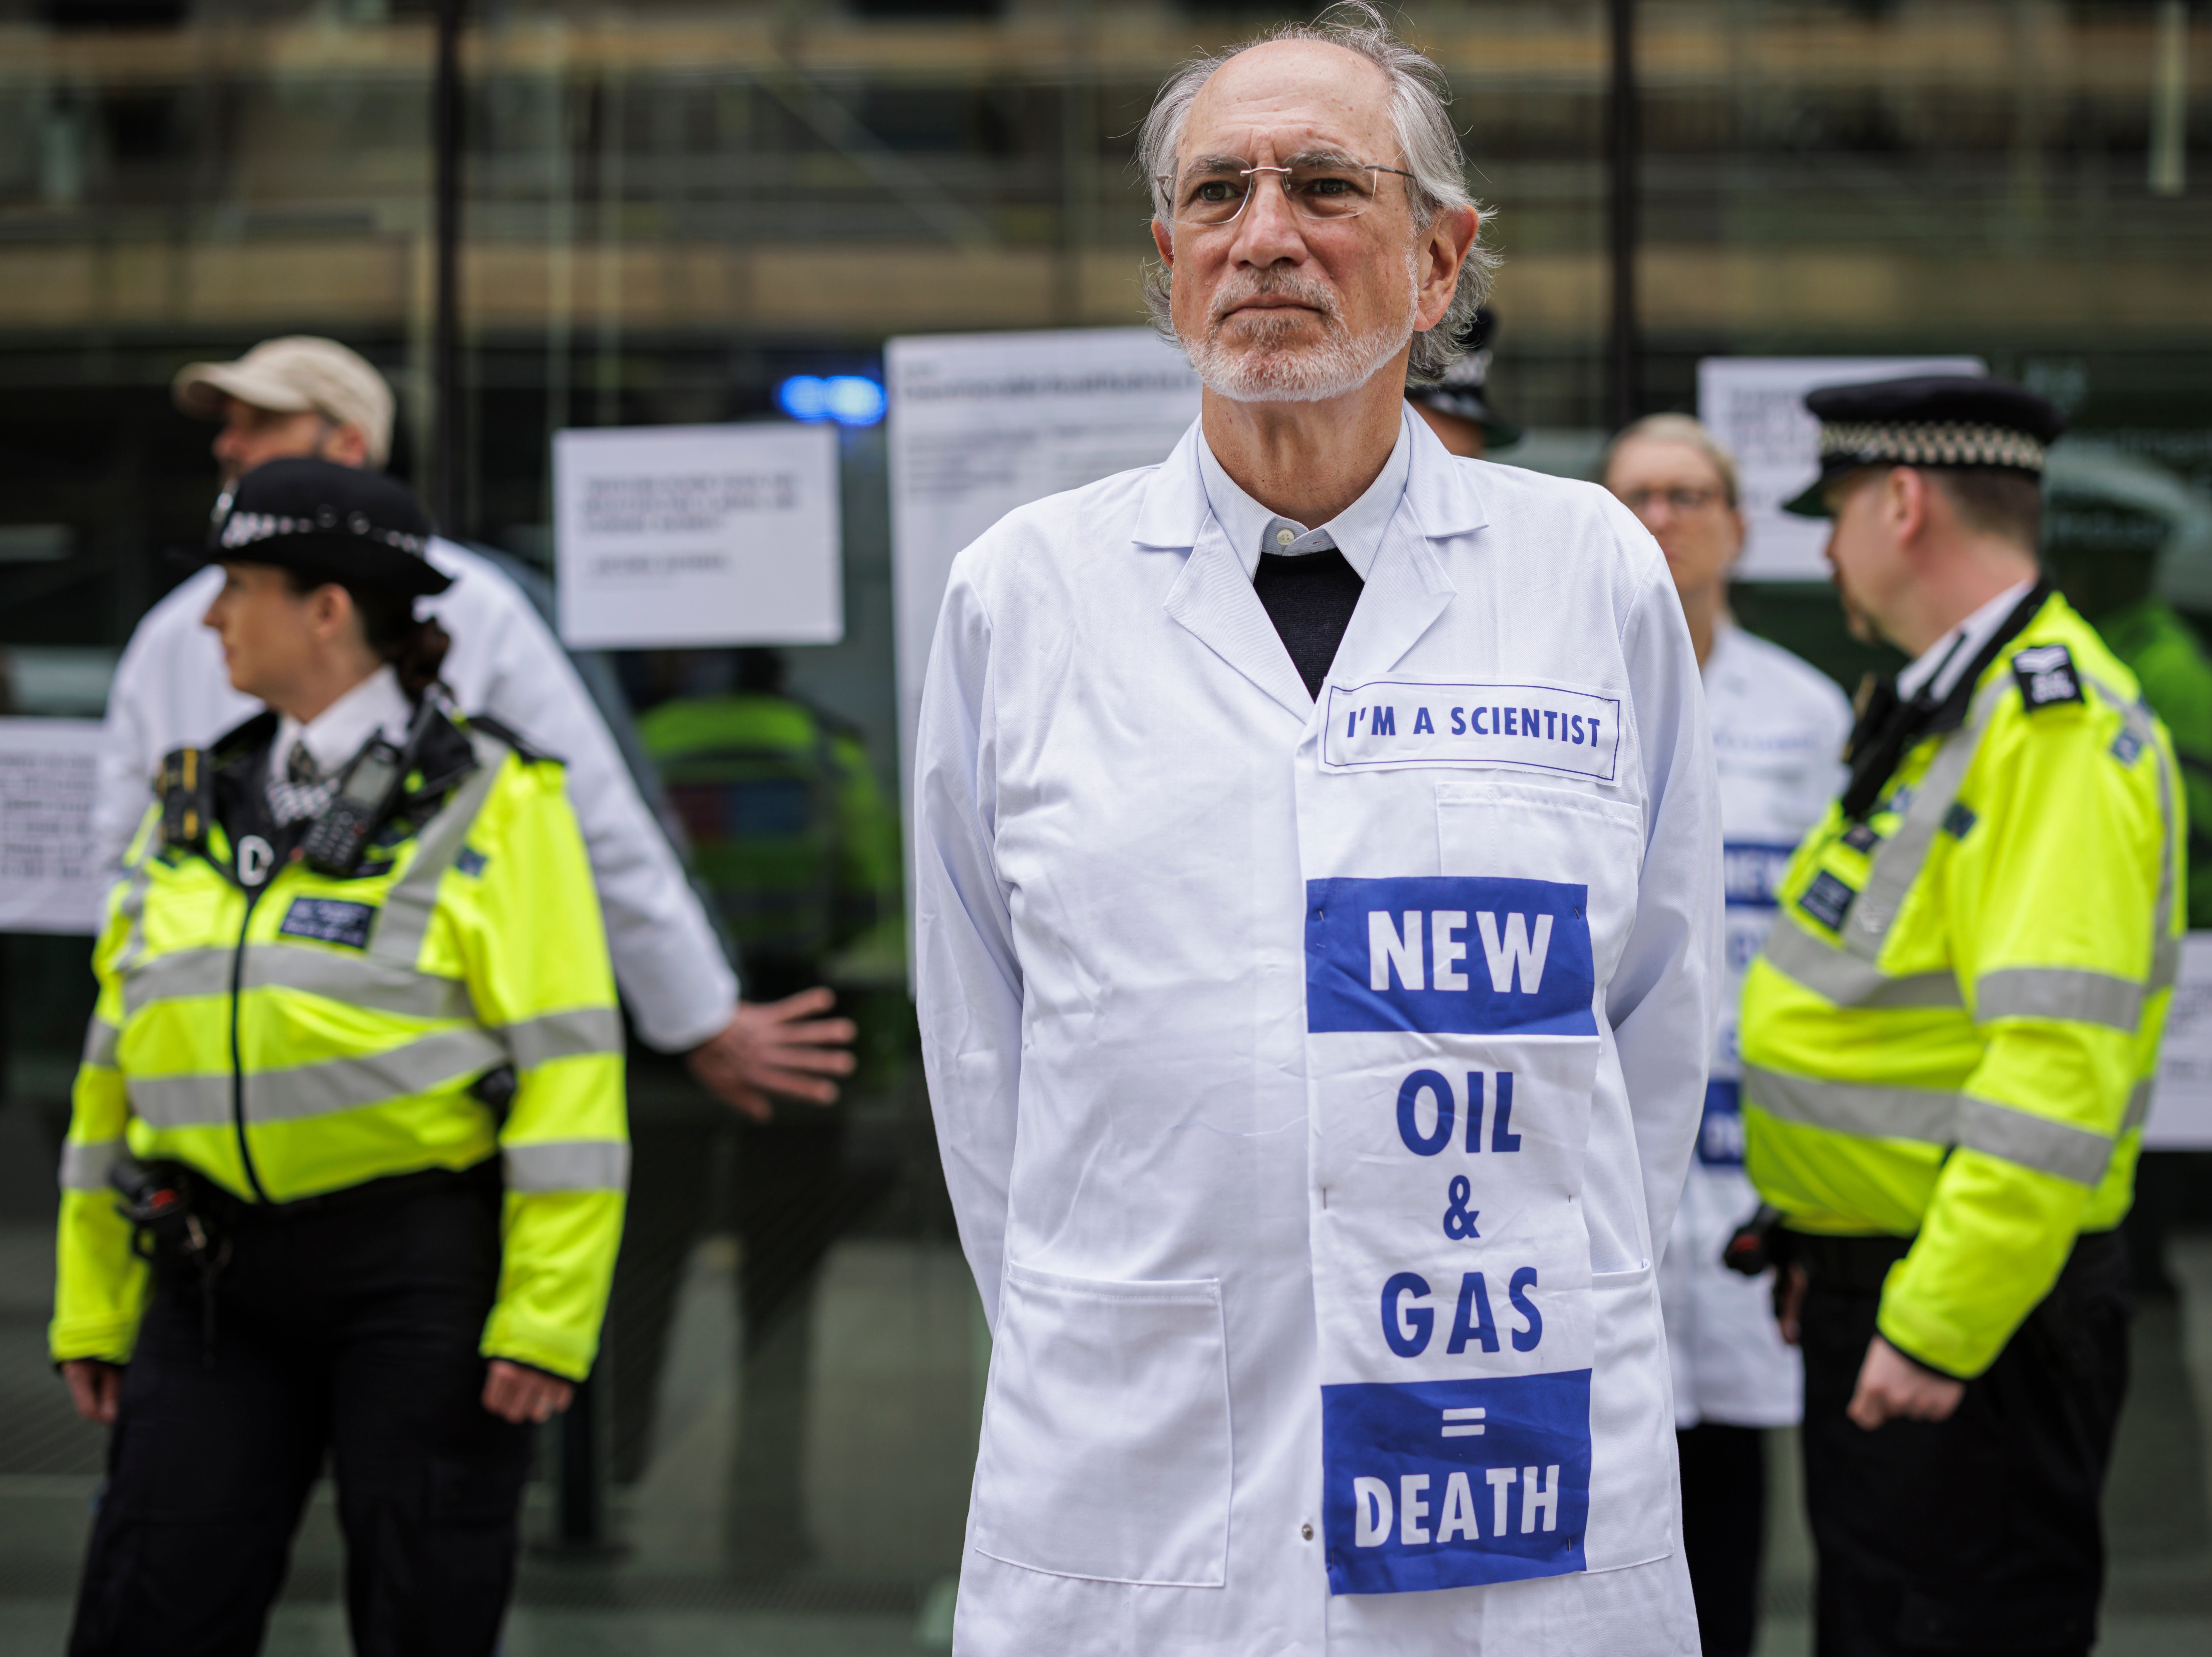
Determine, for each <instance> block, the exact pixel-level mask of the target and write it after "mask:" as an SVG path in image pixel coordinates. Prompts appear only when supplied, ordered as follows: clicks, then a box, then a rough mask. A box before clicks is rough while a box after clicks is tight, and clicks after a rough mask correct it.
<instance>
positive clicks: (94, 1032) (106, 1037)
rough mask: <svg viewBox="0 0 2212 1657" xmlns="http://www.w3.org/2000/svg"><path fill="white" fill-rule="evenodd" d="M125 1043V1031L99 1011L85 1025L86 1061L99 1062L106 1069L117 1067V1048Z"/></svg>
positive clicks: (88, 1062) (90, 1062) (89, 1062)
mask: <svg viewBox="0 0 2212 1657" xmlns="http://www.w3.org/2000/svg"><path fill="white" fill-rule="evenodd" d="M121 1045H123V1032H122V1031H120V1030H118V1029H117V1028H116V1027H115V1026H113V1025H112V1024H110V1023H109V1022H108V1021H107V1020H106V1019H104V1018H102V1017H100V1014H97V1013H95V1014H93V1015H92V1017H91V1018H90V1019H89V1020H87V1021H86V1024H85V1026H84V1062H85V1063H87V1064H97V1065H99V1066H100V1067H101V1068H102V1069H109V1070H112V1069H114V1068H115V1057H116V1049H117V1048H118V1047H120V1046H121Z"/></svg>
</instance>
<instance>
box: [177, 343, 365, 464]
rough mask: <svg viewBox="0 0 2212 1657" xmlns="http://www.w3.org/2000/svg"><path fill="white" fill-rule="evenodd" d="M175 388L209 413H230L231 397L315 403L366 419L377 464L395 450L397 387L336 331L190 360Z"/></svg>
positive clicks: (268, 404)
mask: <svg viewBox="0 0 2212 1657" xmlns="http://www.w3.org/2000/svg"><path fill="white" fill-rule="evenodd" d="M170 394H171V395H172V396H173V397H174V398H175V399H176V400H177V406H178V407H179V408H180V409H182V410H183V411H185V413H186V414H190V415H196V416H197V417H199V418H201V419H203V420H220V419H222V401H223V399H224V398H226V397H235V398H236V399H238V400H239V401H240V402H241V403H251V404H252V405H253V406H254V407H255V408H258V409H268V410H270V411H274V412H276V413H278V414H304V413H306V412H307V411H310V410H313V411H314V412H315V413H317V414H319V415H321V416H323V417H325V419H330V420H335V421H336V422H337V423H339V424H340V425H349V426H358V427H360V428H361V431H362V436H365V437H366V438H368V463H369V464H370V465H371V466H377V467H381V466H383V465H384V463H385V462H386V460H389V459H390V458H391V455H392V387H390V386H388V385H386V383H385V380H384V376H383V375H380V374H379V373H378V372H377V371H376V370H375V369H374V368H372V367H371V366H370V365H369V363H368V360H367V359H366V358H364V357H362V356H361V355H360V354H359V353H358V352H356V351H350V350H347V349H346V348H345V347H344V346H343V345H341V344H338V342H337V340H335V339H318V338H315V337H314V336H313V335H312V334H288V335H286V336H285V337H284V338H282V339H264V340H263V341H262V342H261V343H260V344H258V345H256V346H255V347H254V348H253V349H252V350H250V351H248V352H246V355H245V356H241V357H240V358H239V359H238V361H237V362H191V363H187V364H186V365H185V367H184V368H183V369H179V371H178V374H177V377H176V380H175V381H174V382H173V384H172V385H171V387H170Z"/></svg>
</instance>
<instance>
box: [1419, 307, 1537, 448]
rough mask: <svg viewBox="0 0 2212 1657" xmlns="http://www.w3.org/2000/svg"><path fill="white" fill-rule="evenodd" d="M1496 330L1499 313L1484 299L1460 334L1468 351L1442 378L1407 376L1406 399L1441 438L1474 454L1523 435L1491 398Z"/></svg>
mask: <svg viewBox="0 0 2212 1657" xmlns="http://www.w3.org/2000/svg"><path fill="white" fill-rule="evenodd" d="M1497 334H1498V314H1497V313H1496V312H1495V311H1493V310H1492V309H1491V308H1490V307H1488V306H1487V305H1486V306H1484V307H1483V308H1481V309H1480V310H1479V311H1477V312H1476V313H1475V314H1474V321H1473V322H1471V323H1470V324H1468V328H1467V331H1466V332H1464V333H1462V335H1461V336H1460V349H1461V350H1462V351H1463V352H1464V353H1465V355H1464V356H1462V357H1461V358H1460V359H1459V361H1458V362H1455V363H1453V364H1452V365H1451V367H1449V368H1448V369H1445V370H1444V371H1443V377H1442V378H1441V379H1438V380H1437V381H1432V382H1419V383H1417V382H1416V381H1413V380H1408V381H1407V382H1406V400H1407V402H1409V403H1411V404H1412V405H1413V412H1414V413H1416V414H1418V415H1419V416H1420V417H1421V418H1422V419H1424V420H1425V421H1427V422H1428V425H1429V429H1430V430H1431V431H1433V432H1434V433H1436V435H1437V442H1441V443H1442V444H1443V446H1444V447H1445V448H1448V449H1449V450H1450V451H1451V452H1452V453H1453V454H1459V455H1464V456H1465V457H1466V458H1467V459H1468V460H1487V459H1488V458H1489V456H1490V453H1491V451H1492V449H1500V448H1510V447H1511V446H1512V445H1513V444H1515V443H1517V442H1520V441H1521V428H1520V427H1518V426H1516V425H1515V424H1514V423H1512V422H1511V421H1510V420H1508V419H1507V418H1506V417H1504V415H1502V414H1500V413H1498V410H1497V408H1496V407H1495V406H1494V405H1492V402H1491V400H1490V342H1491V341H1492V339H1493V338H1496V337H1497Z"/></svg>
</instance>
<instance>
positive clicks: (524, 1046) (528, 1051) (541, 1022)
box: [493, 1007, 623, 1070]
mask: <svg viewBox="0 0 2212 1657" xmlns="http://www.w3.org/2000/svg"><path fill="white" fill-rule="evenodd" d="M493 1034H494V1035H495V1036H497V1037H498V1038H499V1039H501V1041H503V1042H505V1043H506V1044H507V1052H508V1054H509V1055H510V1056H511V1057H513V1060H514V1068H515V1069H518V1070H534V1069H537V1068H538V1066H539V1065H541V1064H545V1063H550V1062H551V1061H553V1060H554V1059H556V1058H577V1057H582V1056H583V1055H585V1054H587V1053H618V1052H620V1051H622V1045H623V1029H622V1014H619V1013H617V1012H616V1011H615V1009H614V1008H611V1007H579V1008H574V1010H573V1011H570V1012H566V1013H548V1014H545V1015H544V1017H543V1018H534V1019H525V1020H522V1021H521V1022H520V1023H519V1024H509V1025H503V1026H501V1027H500V1028H498V1029H497V1030H495V1031H494V1032H493Z"/></svg>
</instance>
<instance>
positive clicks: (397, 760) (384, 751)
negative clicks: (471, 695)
mask: <svg viewBox="0 0 2212 1657" xmlns="http://www.w3.org/2000/svg"><path fill="white" fill-rule="evenodd" d="M431 711H432V710H431V706H430V700H429V698H428V697H425V698H423V700H422V709H421V710H420V711H418V712H417V713H416V716H415V723H414V726H413V728H411V729H410V730H409V732H408V734H407V746H405V747H404V748H399V747H395V746H392V742H391V741H390V740H388V739H387V738H386V736H385V734H384V733H383V732H381V731H379V732H378V733H377V734H375V735H374V736H373V737H371V738H369V740H368V741H367V742H365V743H364V744H362V750H361V752H359V753H357V754H356V755H354V757H353V758H352V760H351V761H350V762H349V763H348V765H347V766H346V768H345V772H344V774H343V776H342V777H339V779H338V787H337V793H336V794H334V795H331V802H330V804H329V805H327V806H325V807H323V811H322V814H321V815H320V816H319V817H317V818H316V819H315V820H314V822H313V824H312V825H310V826H309V828H308V830H307V838H305V839H303V840H301V843H300V851H301V856H303V857H304V858H305V859H306V860H307V867H308V868H312V869H313V870H314V871H315V872H316V873H317V874H336V875H341V876H343V875H349V874H352V873H353V871H354V867H355V865H356V864H357V863H358V862H360V861H361V851H362V847H363V846H365V845H366V844H368V837H369V836H370V835H372V834H374V833H375V832H376V831H377V830H378V829H379V828H380V827H381V826H382V825H383V824H384V822H385V820H386V819H387V818H389V817H390V816H391V815H392V807H393V806H395V805H396V804H397V803H398V799H399V792H400V790H401V789H403V788H404V787H405V786H406V783H407V773H408V772H409V771H411V770H413V769H414V765H415V750H416V747H417V746H419V745H420V744H421V742H422V732H423V730H424V729H425V728H426V727H427V726H428V723H429V719H430V715H431Z"/></svg>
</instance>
